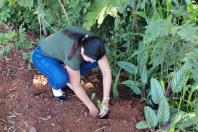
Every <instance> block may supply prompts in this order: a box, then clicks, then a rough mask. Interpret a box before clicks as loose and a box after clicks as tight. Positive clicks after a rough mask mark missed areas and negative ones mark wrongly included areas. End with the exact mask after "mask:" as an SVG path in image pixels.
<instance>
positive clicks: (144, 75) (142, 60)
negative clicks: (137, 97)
mask: <svg viewBox="0 0 198 132" xmlns="http://www.w3.org/2000/svg"><path fill="white" fill-rule="evenodd" d="M138 50H139V53H138V55H137V62H138V67H139V68H138V73H139V76H140V78H141V82H142V84H143V85H145V84H146V83H147V80H148V71H147V61H148V54H149V50H148V47H147V45H146V43H140V44H139V48H138Z"/></svg>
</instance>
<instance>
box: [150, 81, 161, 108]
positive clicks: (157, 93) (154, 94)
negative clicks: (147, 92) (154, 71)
mask: <svg viewBox="0 0 198 132" xmlns="http://www.w3.org/2000/svg"><path fill="white" fill-rule="evenodd" d="M161 97H163V88H162V86H161V84H160V82H158V81H157V79H155V78H152V79H151V98H152V100H153V102H154V103H155V104H159V102H160V99H161Z"/></svg>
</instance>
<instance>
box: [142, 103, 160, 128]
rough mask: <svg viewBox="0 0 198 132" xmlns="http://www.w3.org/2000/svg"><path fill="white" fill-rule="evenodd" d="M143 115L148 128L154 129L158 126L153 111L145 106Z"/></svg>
mask: <svg viewBox="0 0 198 132" xmlns="http://www.w3.org/2000/svg"><path fill="white" fill-rule="evenodd" d="M144 114H145V118H146V122H147V124H148V126H149V127H151V128H155V127H156V126H157V124H158V120H157V116H156V113H155V111H154V110H153V109H152V108H150V107H148V106H145V107H144Z"/></svg>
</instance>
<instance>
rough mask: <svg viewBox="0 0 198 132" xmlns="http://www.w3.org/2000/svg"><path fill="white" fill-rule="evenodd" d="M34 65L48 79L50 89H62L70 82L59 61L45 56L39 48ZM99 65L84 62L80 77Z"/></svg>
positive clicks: (33, 57) (34, 56)
mask: <svg viewBox="0 0 198 132" xmlns="http://www.w3.org/2000/svg"><path fill="white" fill-rule="evenodd" d="M32 63H33V65H34V66H35V68H36V69H37V70H38V71H40V72H41V73H42V74H43V75H44V76H46V77H47V78H48V84H49V86H50V87H52V88H54V89H60V88H63V87H64V86H65V85H66V84H67V83H68V82H69V75H68V72H67V70H66V69H65V68H64V66H63V64H62V63H61V62H60V61H59V60H57V59H54V58H52V57H49V56H46V55H44V54H43V53H42V50H41V48H40V47H39V46H38V47H37V48H36V49H35V50H34V51H33V53H32ZM97 65H98V63H97V62H94V63H90V62H83V63H82V64H80V75H81V76H83V75H84V74H86V73H88V72H89V71H91V70H92V69H93V68H95V67H97Z"/></svg>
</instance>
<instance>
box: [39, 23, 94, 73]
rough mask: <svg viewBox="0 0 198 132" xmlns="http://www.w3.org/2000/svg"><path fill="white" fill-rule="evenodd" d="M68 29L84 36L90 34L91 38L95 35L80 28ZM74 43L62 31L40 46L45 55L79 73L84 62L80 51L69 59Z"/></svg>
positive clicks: (41, 42) (43, 41)
mask: <svg viewBox="0 0 198 132" xmlns="http://www.w3.org/2000/svg"><path fill="white" fill-rule="evenodd" d="M67 29H70V30H72V31H75V32H79V33H83V34H88V35H89V36H92V35H93V33H91V32H89V31H87V30H85V29H83V28H80V27H70V28H67ZM73 43H74V40H73V39H72V38H69V37H68V36H67V35H65V34H64V33H63V32H62V30H60V31H58V32H55V33H53V34H51V35H50V36H48V37H47V38H45V39H44V40H42V41H40V42H39V45H40V47H41V49H42V51H43V53H44V54H45V55H47V56H50V57H52V58H55V59H57V60H59V61H61V62H62V63H64V64H65V65H67V66H69V67H70V68H71V69H73V70H75V71H78V70H80V63H81V62H82V61H83V59H82V56H81V54H80V51H79V50H78V51H76V52H75V54H74V55H73V56H72V58H71V59H68V55H69V53H70V50H71V48H72V45H73Z"/></svg>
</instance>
